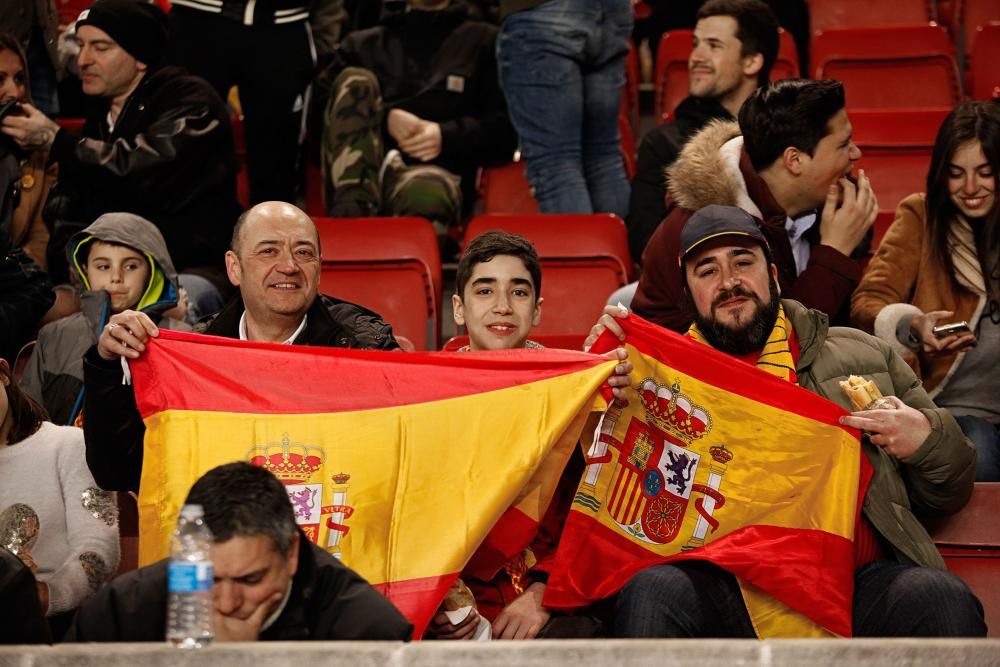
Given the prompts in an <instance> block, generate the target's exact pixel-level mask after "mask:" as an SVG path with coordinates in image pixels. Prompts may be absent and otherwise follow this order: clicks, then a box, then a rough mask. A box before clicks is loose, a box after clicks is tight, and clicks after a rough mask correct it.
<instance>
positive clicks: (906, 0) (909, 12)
mask: <svg viewBox="0 0 1000 667" xmlns="http://www.w3.org/2000/svg"><path fill="white" fill-rule="evenodd" d="M929 4H930V3H929V2H928V1H927V0H893V2H872V0H811V2H810V3H809V21H810V24H811V25H812V29H813V32H816V31H820V30H829V29H830V28H862V27H874V26H892V25H917V24H920V23H927V21H929V20H930V19H931V18H932V16H931V8H930V6H929Z"/></svg>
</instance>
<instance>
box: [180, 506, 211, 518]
mask: <svg viewBox="0 0 1000 667" xmlns="http://www.w3.org/2000/svg"><path fill="white" fill-rule="evenodd" d="M204 516H205V510H204V508H202V506H201V505H185V506H184V507H182V508H181V518H182V519H201V518H202V517H204Z"/></svg>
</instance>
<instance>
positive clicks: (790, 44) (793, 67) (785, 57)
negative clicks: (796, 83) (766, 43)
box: [771, 28, 802, 81]
mask: <svg viewBox="0 0 1000 667" xmlns="http://www.w3.org/2000/svg"><path fill="white" fill-rule="evenodd" d="M800 76H802V67H801V65H800V64H799V52H798V49H796V47H795V38H794V37H792V33H790V32H788V31H787V30H785V29H784V28H781V29H780V30H779V32H778V57H777V58H776V59H775V61H774V65H773V66H772V67H771V81H780V80H782V79H797V78H799V77H800Z"/></svg>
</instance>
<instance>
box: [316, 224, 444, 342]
mask: <svg viewBox="0 0 1000 667" xmlns="http://www.w3.org/2000/svg"><path fill="white" fill-rule="evenodd" d="M315 221H316V227H317V229H318V230H319V234H320V240H321V243H322V245H323V268H322V274H321V277H320V291H321V292H323V293H324V294H329V295H331V296H335V297H337V298H339V299H345V300H347V301H353V302H354V303H357V304H359V305H362V306H364V307H366V308H370V309H372V310H374V311H375V312H377V313H378V314H379V315H381V316H382V318H383V319H384V320H385V321H386V322H388V323H389V324H391V325H392V328H393V331H394V332H397V333H399V334H401V335H403V336H405V337H406V338H408V339H410V340H411V341H412V342H413V345H414V347H415V348H416V349H418V350H436V349H438V338H439V333H438V332H439V331H440V328H441V327H440V325H441V256H440V251H439V249H438V240H437V235H436V234H435V233H434V228H433V227H432V226H431V223H430V222H428V221H427V220H424V219H423V218H315Z"/></svg>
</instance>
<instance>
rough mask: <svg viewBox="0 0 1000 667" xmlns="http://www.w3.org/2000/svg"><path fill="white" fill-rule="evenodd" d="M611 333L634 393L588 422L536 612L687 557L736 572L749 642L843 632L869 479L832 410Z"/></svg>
mask: <svg viewBox="0 0 1000 667" xmlns="http://www.w3.org/2000/svg"><path fill="white" fill-rule="evenodd" d="M622 325H623V328H624V329H625V331H626V340H625V346H626V348H627V349H628V352H629V359H630V360H631V362H632V363H633V365H634V366H635V371H634V374H633V379H634V382H633V384H632V388H631V392H630V395H629V397H628V399H627V401H624V402H623V401H616V402H614V403H613V404H612V405H611V406H610V407H609V408H608V411H607V412H606V413H605V415H604V416H603V418H602V421H601V423H600V425H599V426H598V429H597V433H596V434H595V435H596V437H595V442H594V444H593V446H592V447H591V449H590V451H589V453H588V459H587V462H588V466H587V468H586V471H585V472H584V477H583V479H582V480H581V483H580V485H579V487H578V490H577V494H576V497H575V499H574V503H573V507H572V511H571V512H570V515H569V519H568V520H567V523H566V526H565V528H564V530H563V534H562V538H561V541H560V545H559V550H558V552H557V555H556V560H555V564H554V566H553V569H552V574H551V576H550V578H549V586H548V589H547V591H546V594H545V604H546V605H548V606H552V607H556V608H575V607H579V606H582V605H585V604H587V603H589V602H591V601H593V600H598V599H601V598H605V597H608V596H610V595H613V594H614V593H616V592H617V591H618V590H620V589H621V588H622V586H624V584H625V583H626V582H627V581H628V580H629V579H630V578H631V577H632V576H633V575H634V574H635V573H637V572H639V571H640V570H642V569H645V568H647V567H649V566H651V565H655V564H659V563H665V562H670V561H674V560H681V559H699V560H707V561H711V562H713V563H715V564H716V565H719V566H720V567H722V568H724V569H726V570H727V571H729V572H731V573H733V574H734V575H736V577H737V578H738V579H739V581H740V583H741V587H742V589H743V593H744V599H745V600H746V601H747V605H748V609H749V611H750V615H751V619H752V621H753V623H754V626H755V629H756V630H757V633H758V635H759V636H761V637H775V636H816V635H823V634H827V635H828V634H834V635H840V636H850V634H851V598H852V593H853V588H854V586H853V582H854V548H853V540H854V527H855V523H856V521H857V516H858V509H859V503H858V498H859V497H863V490H864V487H865V485H866V482H867V478H866V476H865V474H862V465H863V464H862V459H863V458H864V457H863V455H862V453H861V446H860V443H859V441H858V433H857V431H853V430H851V429H846V428H844V427H841V426H840V425H839V424H838V418H839V417H840V416H841V415H842V414H845V413H844V411H843V410H842V409H841V408H839V407H838V406H836V405H834V404H833V403H831V402H829V401H827V400H825V399H823V398H821V397H819V396H817V395H815V394H813V393H811V392H808V391H806V390H804V389H802V388H800V387H798V386H796V385H793V384H791V383H789V382H786V381H784V380H781V379H779V378H777V377H775V376H773V375H770V374H768V373H764V372H762V371H760V370H758V369H756V368H755V367H753V366H751V365H749V364H746V363H742V362H740V361H737V360H735V359H733V358H732V357H730V356H728V355H724V354H721V353H719V352H718V351H716V350H713V349H712V348H709V347H707V346H705V345H702V344H699V343H696V342H694V341H692V340H690V339H689V338H686V337H683V336H679V335H677V334H675V333H672V332H669V331H666V330H664V329H661V328H659V327H656V326H654V325H652V324H649V323H648V322H645V321H644V320H641V319H639V318H636V317H634V316H630V317H629V318H628V319H627V320H623V321H622ZM617 344H618V342H617V341H616V340H614V339H612V338H611V337H608V336H606V337H605V338H603V339H601V340H600V341H598V345H596V346H595V351H599V350H600V349H601V348H602V347H604V348H610V347H613V346H615V345H617Z"/></svg>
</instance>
